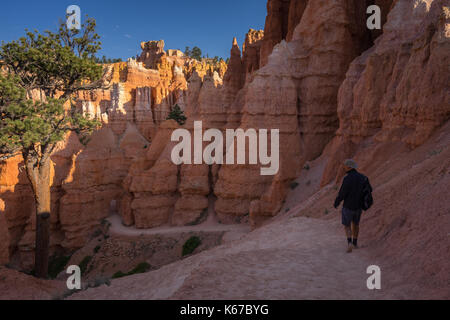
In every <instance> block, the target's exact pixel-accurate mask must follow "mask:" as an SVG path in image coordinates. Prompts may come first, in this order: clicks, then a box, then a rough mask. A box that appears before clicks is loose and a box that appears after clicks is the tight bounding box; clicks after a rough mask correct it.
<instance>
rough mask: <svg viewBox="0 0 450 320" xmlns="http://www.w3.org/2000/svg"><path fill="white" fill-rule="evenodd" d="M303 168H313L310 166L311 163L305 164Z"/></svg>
mask: <svg viewBox="0 0 450 320" xmlns="http://www.w3.org/2000/svg"><path fill="white" fill-rule="evenodd" d="M303 169H305V170H309V169H311V167H310V166H309V164H305V166H304V167H303Z"/></svg>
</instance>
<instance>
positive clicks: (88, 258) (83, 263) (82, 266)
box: [79, 256, 92, 274]
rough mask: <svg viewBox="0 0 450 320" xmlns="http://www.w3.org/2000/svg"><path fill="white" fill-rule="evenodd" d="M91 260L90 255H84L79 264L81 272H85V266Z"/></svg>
mask: <svg viewBox="0 0 450 320" xmlns="http://www.w3.org/2000/svg"><path fill="white" fill-rule="evenodd" d="M91 260H92V257H91V256H86V257H84V259H83V260H81V262H80V265H79V267H80V271H81V274H84V273H85V272H86V270H87V266H88V264H89V262H91Z"/></svg>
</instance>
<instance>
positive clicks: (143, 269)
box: [128, 262, 151, 275]
mask: <svg viewBox="0 0 450 320" xmlns="http://www.w3.org/2000/svg"><path fill="white" fill-rule="evenodd" d="M150 268H151V266H150V265H149V264H148V263H147V262H142V263H139V264H138V265H137V266H136V267H135V268H134V269H133V270H131V271H130V272H128V275H132V274H137V273H144V272H147V271H148V270H150Z"/></svg>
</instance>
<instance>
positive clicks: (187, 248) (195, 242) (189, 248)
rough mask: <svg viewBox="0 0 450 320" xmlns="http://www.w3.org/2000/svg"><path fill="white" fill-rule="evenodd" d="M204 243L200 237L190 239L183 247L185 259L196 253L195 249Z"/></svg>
mask: <svg viewBox="0 0 450 320" xmlns="http://www.w3.org/2000/svg"><path fill="white" fill-rule="evenodd" d="M201 243H202V241H201V240H200V238H199V237H196V236H192V237H190V238H189V239H188V240H187V241H186V242H185V243H184V245H183V253H182V255H183V257H184V256H186V255H189V254H191V253H192V252H194V250H195V249H197V247H198V246H199V245H200V244H201Z"/></svg>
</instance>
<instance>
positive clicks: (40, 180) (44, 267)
mask: <svg viewBox="0 0 450 320" xmlns="http://www.w3.org/2000/svg"><path fill="white" fill-rule="evenodd" d="M36 162H37V161H33V160H29V161H27V175H28V179H29V180H30V182H31V186H32V189H33V193H34V199H35V203H36V248H35V253H34V263H35V264H34V266H35V275H36V277H38V278H47V275H48V256H49V244H50V205H51V202H50V184H51V160H50V159H49V158H48V159H47V160H46V161H44V163H43V164H42V165H41V166H40V167H38V166H35V164H36Z"/></svg>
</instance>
